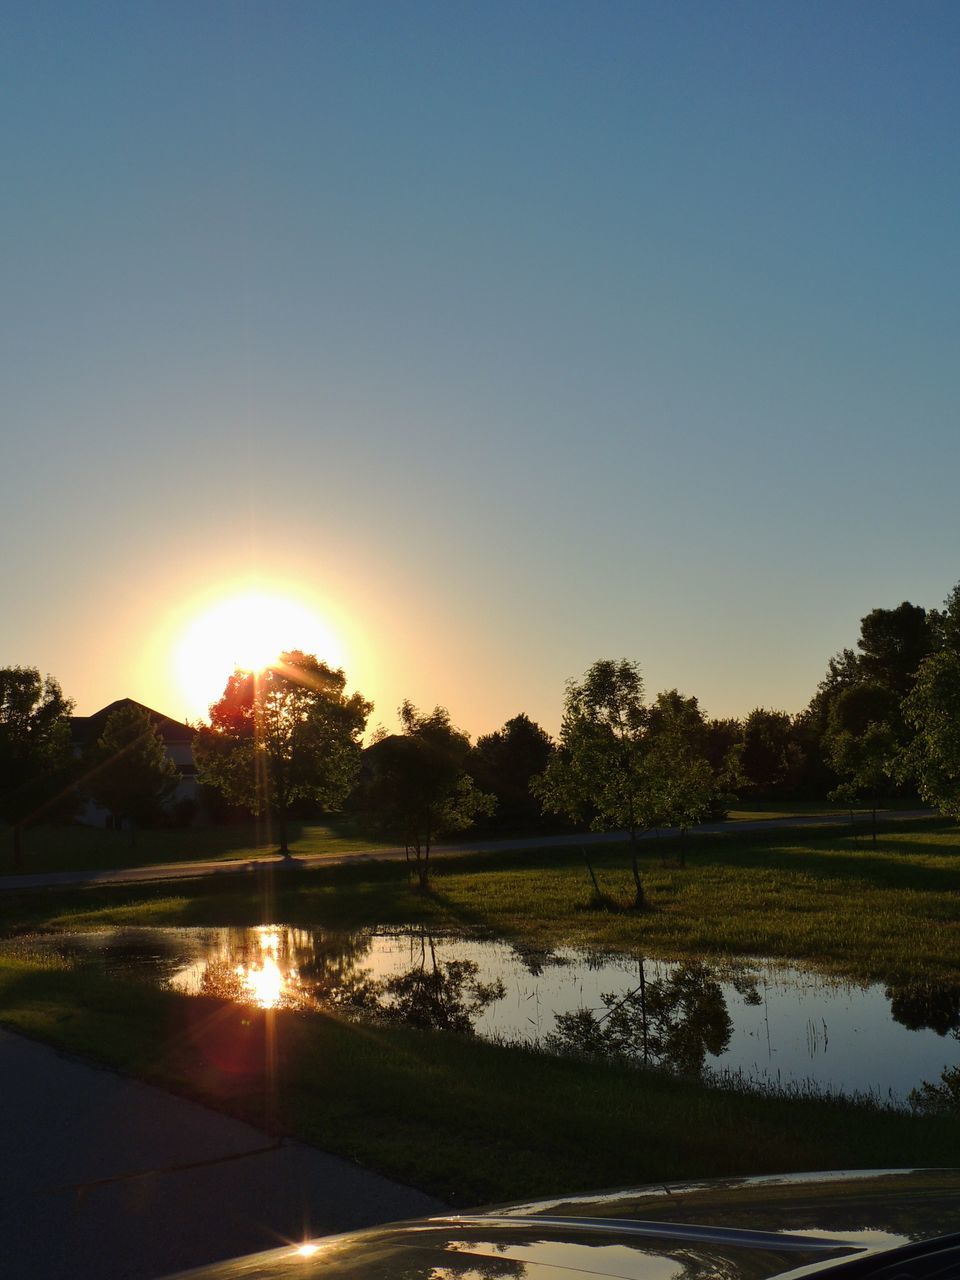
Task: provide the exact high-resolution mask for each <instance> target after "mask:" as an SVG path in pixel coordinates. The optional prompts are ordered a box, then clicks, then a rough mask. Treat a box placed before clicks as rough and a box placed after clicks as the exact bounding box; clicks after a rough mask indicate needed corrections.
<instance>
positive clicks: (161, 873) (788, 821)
mask: <svg viewBox="0 0 960 1280" xmlns="http://www.w3.org/2000/svg"><path fill="white" fill-rule="evenodd" d="M936 816H937V815H936V810H935V809H908V810H891V811H887V812H884V813H882V814H881V815H880V817H881V818H882V820H883V821H891V820H893V821H906V820H907V819H910V818H934V817H936ZM845 822H846V818H845V817H844V815H843V814H836V815H831V814H826V815H824V814H816V815H814V816H812V817H794V818H758V819H756V820H750V821H738V822H705V823H704V824H703V825H702V826H699V827H697V828H695V833H696V834H697V835H702V834H704V833H708V834H716V833H723V834H727V835H729V834H731V833H732V832H734V831H736V830H738V829H742V830H744V831H774V830H790V829H791V828H794V827H796V828H803V827H835V826H837V825H838V824H843V823H845ZM867 822H869V819H868V818H862V819H861V818H858V819H857V825H858V826H860V827H863V826H864V825H866V823H867ZM660 834H661V836H676V835H678V834H679V832H678V831H677V829H676V828H674V827H671V828H669V829H667V830H665V831H661V833H660ZM626 838H627V833H626V832H625V831H605V832H594V831H587V832H582V833H579V834H575V835H562V836H524V837H522V838H520V837H518V838H515V839H511V840H478V841H471V842H470V843H460V844H447V845H436V846H435V847H434V849H433V851H432V853H431V855H430V856H431V857H439V858H450V857H464V856H466V855H467V854H471V853H506V852H510V851H514V850H516V851H519V850H523V849H563V848H571V847H572V848H579V847H580V846H581V845H603V844H618V843H622V842H623V841H624V840H626ZM640 838H641V839H642V840H653V839H656V835H655V833H654V832H650V831H648V832H645V833H644V834H643V835H642V836H641V837H640ZM405 857H406V852H405V851H404V850H403V849H383V848H377V849H356V850H353V851H351V852H349V853H307V854H296V855H295V856H293V857H291V858H286V859H281V858H279V857H278V856H277V854H275V853H270V854H264V855H262V856H260V857H256V858H236V859H228V860H218V859H213V858H211V859H207V860H203V861H196V862H167V863H162V864H157V865H154V866H148V867H122V868H119V869H113V870H104V871H97V870H83V871H45V872H38V873H36V874H33V875H18V876H0V893H3V892H15V891H20V890H23V889H53V888H57V887H63V888H68V887H69V886H71V885H92V884H142V883H148V882H151V881H155V880H193V879H197V878H198V877H207V876H227V875H245V874H250V873H252V872H254V871H256V869H257V868H258V867H264V866H273V867H278V866H288V867H298V868H309V867H332V866H340V865H342V864H344V863H347V862H382V861H397V860H399V861H402V860H403V859H404V858H405Z"/></svg>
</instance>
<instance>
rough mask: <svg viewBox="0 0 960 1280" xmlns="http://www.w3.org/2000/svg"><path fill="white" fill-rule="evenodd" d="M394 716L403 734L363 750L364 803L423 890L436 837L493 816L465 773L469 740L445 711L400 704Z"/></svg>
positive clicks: (491, 802)
mask: <svg viewBox="0 0 960 1280" xmlns="http://www.w3.org/2000/svg"><path fill="white" fill-rule="evenodd" d="M399 715H400V724H401V726H402V729H403V732H402V733H400V734H393V735H391V736H389V737H385V738H383V739H382V740H381V741H380V742H378V743H376V744H375V745H374V746H372V747H371V748H370V749H369V756H370V757H371V761H370V770H371V774H372V777H371V781H370V782H369V784H368V786H367V790H366V803H367V805H368V806H369V809H370V810H371V812H372V814H373V815H374V816H375V818H376V820H377V822H378V825H379V826H380V828H381V830H383V831H384V832H387V833H388V834H390V835H393V836H395V837H396V838H397V839H400V840H402V841H403V842H404V844H405V845H406V847H407V852H408V854H412V855H413V857H414V860H415V862H416V868H417V875H418V878H419V882H420V887H421V889H425V888H426V886H427V883H428V879H429V872H430V850H431V848H432V846H433V842H434V840H435V839H436V837H437V836H439V835H445V834H448V833H450V832H453V831H465V830H467V829H468V828H469V827H471V826H472V825H473V823H474V822H475V821H476V819H477V818H478V817H479V816H481V815H482V814H489V813H492V812H493V811H494V809H495V807H496V798H495V797H494V796H493V795H490V794H488V793H487V792H483V791H480V790H479V788H478V787H477V786H476V784H475V783H474V781H473V779H472V778H471V777H470V774H469V773H468V772H467V762H468V758H469V755H470V739H469V737H468V736H467V734H465V733H464V732H463V730H462V729H458V728H456V727H455V726H454V725H453V724H452V723H451V720H450V713H449V711H447V709H446V707H434V709H433V711H431V712H429V713H423V712H421V711H418V709H417V708H416V707H415V706H414V705H413V703H412V702H410V701H406V702H404V704H403V706H402V707H400V711H399Z"/></svg>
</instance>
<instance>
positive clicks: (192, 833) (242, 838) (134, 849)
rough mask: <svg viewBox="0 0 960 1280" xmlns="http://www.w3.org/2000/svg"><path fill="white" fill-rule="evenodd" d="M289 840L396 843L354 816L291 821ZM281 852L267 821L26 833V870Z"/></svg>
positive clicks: (7, 838)
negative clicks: (366, 830)
mask: <svg viewBox="0 0 960 1280" xmlns="http://www.w3.org/2000/svg"><path fill="white" fill-rule="evenodd" d="M289 839H290V844H291V846H292V847H293V849H294V850H295V852H296V853H298V854H307V853H329V854H337V853H350V852H353V851H354V850H357V849H376V848H387V847H393V844H394V843H395V842H389V841H383V840H377V839H375V838H372V837H370V836H368V835H364V834H363V833H362V832H360V831H358V830H357V829H356V827H355V825H354V824H353V823H351V821H350V820H349V819H348V818H333V819H330V820H329V821H327V822H297V821H291V823H290V833H289ZM276 849H277V840H276V837H275V834H274V833H273V832H272V831H271V829H270V827H269V825H268V824H266V823H264V822H252V821H251V822H241V823H230V824H225V825H220V826H196V827H167V828H162V829H147V828H145V829H144V830H142V831H139V832H137V835H136V839H135V841H133V842H132V843H131V840H130V833H129V832H128V831H112V830H107V829H106V828H105V827H87V826H83V825H81V824H80V823H77V824H73V825H69V826H68V825H64V826H41V827H27V829H26V831H25V832H24V835H23V867H22V871H23V872H27V873H35V872H42V871H78V870H86V869H95V870H98V871H106V870H112V869H114V868H117V867H145V866H151V865H153V864H156V863H166V862H194V861H203V860H206V859H216V860H228V859H240V860H244V859H249V858H255V857H262V856H263V855H264V854H266V853H275V852H276ZM15 870H16V868H15V867H14V865H13V843H12V836H11V835H10V832H9V829H7V828H4V827H0V873H6V874H10V873H12V872H14V871H15Z"/></svg>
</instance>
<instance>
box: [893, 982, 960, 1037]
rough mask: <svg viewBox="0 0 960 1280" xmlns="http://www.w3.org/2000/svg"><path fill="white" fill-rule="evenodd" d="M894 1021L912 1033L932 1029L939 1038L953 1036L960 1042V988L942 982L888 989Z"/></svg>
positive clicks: (918, 983)
mask: <svg viewBox="0 0 960 1280" xmlns="http://www.w3.org/2000/svg"><path fill="white" fill-rule="evenodd" d="M884 994H885V995H886V997H887V999H888V1000H889V1001H890V1012H891V1014H892V1015H893V1018H894V1021H896V1022H899V1023H900V1024H901V1026H904V1027H906V1028H907V1029H908V1030H910V1031H923V1030H924V1029H925V1028H927V1027H929V1028H930V1030H931V1031H935V1032H936V1033H937V1035H938V1036H946V1035H953V1037H954V1038H955V1039H958V1040H960V987H957V986H951V985H949V984H947V983H942V982H913V983H910V984H909V985H906V986H902V987H887V988H886V991H885V993H884Z"/></svg>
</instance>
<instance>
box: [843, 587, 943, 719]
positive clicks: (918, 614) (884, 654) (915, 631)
mask: <svg viewBox="0 0 960 1280" xmlns="http://www.w3.org/2000/svg"><path fill="white" fill-rule="evenodd" d="M936 645H937V634H936V626H935V625H932V624H931V618H930V616H929V615H928V614H927V611H926V609H924V608H923V607H922V606H921V605H915V604H910V603H909V602H908V601H906V600H904V602H903V603H902V604H900V605H898V606H897V607H896V609H873V610H871V612H870V613H868V614H867V615H866V617H864V618H861V619H860V639H859V640H858V641H857V648H858V649H859V650H860V670H861V673H862V675H863V678H864V679H865V680H870V681H873V682H875V683H877V684H882V685H884V686H885V687H886V688H888V689H890V690H891V691H892V692H893V693H894V694H896V696H897V697H898V698H902V697H903V696H904V695H905V694H907V693H909V691H910V689H911V688H912V687H913V681H914V678H915V676H916V673H917V668H918V667H919V666H920V663H921V662H922V661H923V660H924V658H926V657H927V656H928V655H929V654H931V653H932V652H933V650H934V648H935V647H936Z"/></svg>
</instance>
